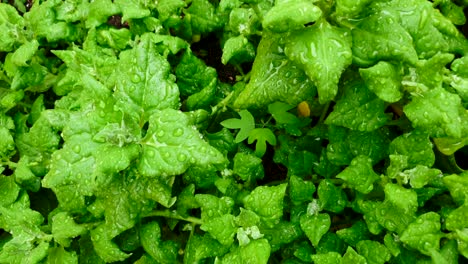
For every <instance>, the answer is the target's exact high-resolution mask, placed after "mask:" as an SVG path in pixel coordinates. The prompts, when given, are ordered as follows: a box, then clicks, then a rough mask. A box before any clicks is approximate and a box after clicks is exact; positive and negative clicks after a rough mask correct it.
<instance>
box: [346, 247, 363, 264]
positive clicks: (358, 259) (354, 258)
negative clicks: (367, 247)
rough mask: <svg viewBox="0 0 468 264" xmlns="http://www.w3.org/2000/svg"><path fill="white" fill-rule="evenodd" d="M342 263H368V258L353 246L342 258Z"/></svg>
mask: <svg viewBox="0 0 468 264" xmlns="http://www.w3.org/2000/svg"><path fill="white" fill-rule="evenodd" d="M341 263H342V264H367V260H366V258H365V257H363V256H362V255H359V254H358V253H357V252H356V251H355V250H354V249H353V248H352V247H348V248H347V249H346V253H345V254H344V255H343V259H342V260H341Z"/></svg>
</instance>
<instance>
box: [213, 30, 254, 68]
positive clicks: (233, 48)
mask: <svg viewBox="0 0 468 264" xmlns="http://www.w3.org/2000/svg"><path fill="white" fill-rule="evenodd" d="M254 58H255V47H254V46H253V45H252V43H250V41H249V40H248V39H247V38H246V37H245V36H244V35H239V36H237V37H231V38H229V39H228V40H226V42H225V43H224V46H223V55H222V57H221V62H222V63H223V64H225V65H226V64H227V63H231V64H241V63H244V62H251V61H253V59H254Z"/></svg>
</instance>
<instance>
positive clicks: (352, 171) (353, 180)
mask: <svg viewBox="0 0 468 264" xmlns="http://www.w3.org/2000/svg"><path fill="white" fill-rule="evenodd" d="M336 177H337V178H340V179H343V180H344V181H345V182H346V184H347V185H349V186H350V187H351V188H353V189H355V190H357V191H358V192H361V193H364V194H367V193H369V192H371V191H372V190H373V189H374V186H373V183H374V182H375V181H377V180H379V179H380V177H379V175H377V174H376V173H375V172H374V170H373V168H372V159H370V158H369V157H367V156H357V157H355V158H354V159H353V160H352V161H351V164H350V165H349V166H348V167H347V168H346V169H344V170H343V171H341V172H340V173H339V174H338V175H337V176H336Z"/></svg>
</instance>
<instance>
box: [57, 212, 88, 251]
mask: <svg viewBox="0 0 468 264" xmlns="http://www.w3.org/2000/svg"><path fill="white" fill-rule="evenodd" d="M87 231H88V230H87V229H86V227H84V226H82V225H79V224H77V223H76V222H75V220H74V219H73V217H72V216H70V215H69V214H68V213H67V212H60V213H57V214H56V215H54V216H53V217H52V235H53V236H54V240H55V241H56V242H57V243H59V244H60V245H61V246H63V247H69V246H70V244H71V240H72V239H73V238H75V237H77V236H79V235H82V234H84V233H85V232H87Z"/></svg>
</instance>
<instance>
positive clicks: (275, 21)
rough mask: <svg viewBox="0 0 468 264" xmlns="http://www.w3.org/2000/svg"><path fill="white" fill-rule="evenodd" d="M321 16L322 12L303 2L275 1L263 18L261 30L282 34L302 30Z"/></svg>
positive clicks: (299, 0) (294, 0)
mask: <svg viewBox="0 0 468 264" xmlns="http://www.w3.org/2000/svg"><path fill="white" fill-rule="evenodd" d="M321 16H322V10H321V9H320V8H319V7H317V6H315V5H313V4H312V3H311V2H308V1H304V0H292V1H277V3H276V5H275V6H273V8H271V9H270V10H269V11H268V13H266V15H265V17H264V18H263V21H262V25H263V28H265V29H268V30H270V31H273V32H276V33H283V32H287V31H293V30H296V29H301V28H304V25H305V24H309V23H313V22H315V21H317V19H318V18H319V17H321Z"/></svg>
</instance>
